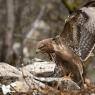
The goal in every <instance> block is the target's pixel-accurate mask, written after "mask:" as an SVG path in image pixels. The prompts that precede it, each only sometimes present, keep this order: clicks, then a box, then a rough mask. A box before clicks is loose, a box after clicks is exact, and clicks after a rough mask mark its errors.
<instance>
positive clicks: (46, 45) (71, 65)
mask: <svg viewBox="0 0 95 95" xmlns="http://www.w3.org/2000/svg"><path fill="white" fill-rule="evenodd" d="M37 48H38V50H40V52H42V53H47V54H49V56H50V57H51V58H52V60H54V61H55V63H56V64H57V65H58V66H61V67H63V69H64V70H63V71H64V72H63V73H64V76H66V75H69V74H71V78H72V79H73V80H74V81H75V82H76V83H78V84H79V85H80V84H81V83H82V82H83V78H82V74H83V67H82V63H81V60H80V58H79V57H78V56H77V55H76V54H75V53H74V52H73V51H72V50H71V49H69V48H68V47H66V45H65V44H64V43H61V39H60V37H56V38H54V39H53V38H49V39H45V40H42V41H40V42H39V43H38V45H37Z"/></svg>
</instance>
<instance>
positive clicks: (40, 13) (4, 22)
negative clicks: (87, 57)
mask: <svg viewBox="0 0 95 95" xmlns="http://www.w3.org/2000/svg"><path fill="white" fill-rule="evenodd" d="M88 1H89V0H0V61H1V62H7V63H9V64H11V65H13V66H21V64H22V63H23V64H27V63H29V62H30V60H31V59H33V58H35V57H37V58H41V59H44V60H45V59H46V58H47V57H46V56H43V55H36V53H35V49H36V44H37V42H38V41H40V40H42V39H45V38H49V37H54V36H56V35H57V34H59V33H60V32H62V31H63V28H64V21H65V20H66V18H67V16H68V15H69V14H70V12H72V11H74V10H75V9H77V8H79V7H81V6H82V5H83V4H85V3H86V2H88ZM46 60H47V59H46ZM90 63H93V64H91V65H89V68H88V70H87V71H88V75H89V76H91V77H90V78H91V79H92V81H93V82H94V81H95V79H94V78H95V64H94V63H95V57H94V58H92V60H91V62H90Z"/></svg>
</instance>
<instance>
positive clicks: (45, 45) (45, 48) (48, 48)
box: [36, 38, 54, 53]
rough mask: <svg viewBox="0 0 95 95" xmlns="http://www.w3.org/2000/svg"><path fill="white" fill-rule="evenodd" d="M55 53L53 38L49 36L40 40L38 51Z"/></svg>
mask: <svg viewBox="0 0 95 95" xmlns="http://www.w3.org/2000/svg"><path fill="white" fill-rule="evenodd" d="M39 52H41V53H54V47H53V40H52V38H48V39H45V40H42V41H40V42H38V44H37V48H36V53H39Z"/></svg>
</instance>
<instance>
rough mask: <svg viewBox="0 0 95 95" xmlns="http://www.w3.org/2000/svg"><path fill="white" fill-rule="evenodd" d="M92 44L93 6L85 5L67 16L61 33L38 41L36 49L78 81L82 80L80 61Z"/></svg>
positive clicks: (94, 27)
mask: <svg viewBox="0 0 95 95" xmlns="http://www.w3.org/2000/svg"><path fill="white" fill-rule="evenodd" d="M94 46H95V7H93V6H90V7H89V6H87V7H86V6H85V7H83V8H80V9H79V10H77V11H75V12H74V13H73V14H71V15H70V16H69V17H68V18H67V20H66V22H65V26H64V30H63V32H62V33H61V34H59V35H58V36H56V37H55V38H49V39H45V40H42V41H41V42H39V44H38V49H39V50H40V51H41V52H42V53H47V54H48V55H49V56H50V57H51V58H52V59H53V60H55V63H56V64H57V65H61V66H62V67H64V68H65V73H66V72H69V73H72V74H73V79H74V81H76V82H77V83H78V82H79V81H80V80H83V78H82V74H83V66H82V62H83V61H86V60H87V59H88V58H89V56H90V54H91V52H92V50H93V49H94Z"/></svg>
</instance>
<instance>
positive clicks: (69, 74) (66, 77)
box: [63, 73, 72, 79]
mask: <svg viewBox="0 0 95 95" xmlns="http://www.w3.org/2000/svg"><path fill="white" fill-rule="evenodd" d="M71 76H72V73H66V75H64V77H63V78H64V79H71Z"/></svg>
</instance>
